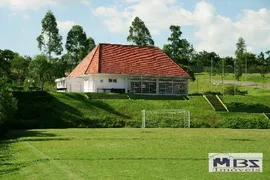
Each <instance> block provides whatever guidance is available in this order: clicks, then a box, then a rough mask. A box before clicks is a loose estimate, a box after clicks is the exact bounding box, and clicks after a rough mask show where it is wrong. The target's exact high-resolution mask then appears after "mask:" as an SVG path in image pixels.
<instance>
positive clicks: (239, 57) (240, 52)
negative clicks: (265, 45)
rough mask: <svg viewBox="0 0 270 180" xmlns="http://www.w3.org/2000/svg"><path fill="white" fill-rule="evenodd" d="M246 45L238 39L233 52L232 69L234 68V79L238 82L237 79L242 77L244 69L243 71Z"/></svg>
mask: <svg viewBox="0 0 270 180" xmlns="http://www.w3.org/2000/svg"><path fill="white" fill-rule="evenodd" d="M246 51H247V49H246V43H245V40H244V39H243V38H242V37H240V38H239V39H238V41H237V43H236V50H235V57H236V59H235V62H234V68H235V72H234V73H235V74H234V75H235V79H236V80H239V78H240V77H241V76H242V74H243V72H244V69H245V61H246V57H245V55H244V54H245V53H246Z"/></svg>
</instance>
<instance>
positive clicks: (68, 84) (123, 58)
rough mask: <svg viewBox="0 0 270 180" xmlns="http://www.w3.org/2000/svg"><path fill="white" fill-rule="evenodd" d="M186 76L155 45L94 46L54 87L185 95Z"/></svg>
mask: <svg viewBox="0 0 270 180" xmlns="http://www.w3.org/2000/svg"><path fill="white" fill-rule="evenodd" d="M188 79H189V75H188V74H187V73H186V72H185V71H184V70H183V69H182V68H181V67H180V66H178V65H177V64H176V63H175V62H174V61H173V60H172V59H170V58H169V57H168V56H167V55H166V54H165V53H164V52H163V51H162V50H161V49H159V48H158V47H154V46H147V47H142V46H134V45H119V44H99V45H97V46H96V47H95V48H94V49H93V50H92V51H91V52H90V53H89V54H88V55H87V56H86V57H85V58H84V59H83V60H82V61H81V63H80V64H79V65H78V66H77V67H76V68H75V69H74V70H73V71H72V72H71V73H70V74H69V75H68V76H67V77H65V78H60V79H56V80H55V81H56V84H57V90H58V91H67V92H112V93H136V94H157V95H158V94H160V95H187V94H188Z"/></svg>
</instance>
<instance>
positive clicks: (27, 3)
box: [0, 0, 90, 10]
mask: <svg viewBox="0 0 270 180" xmlns="http://www.w3.org/2000/svg"><path fill="white" fill-rule="evenodd" d="M78 2H79V3H83V4H89V3H90V2H89V0H0V7H8V8H10V9H12V10H27V9H32V10H37V9H39V8H41V7H43V6H60V5H66V4H70V3H78Z"/></svg>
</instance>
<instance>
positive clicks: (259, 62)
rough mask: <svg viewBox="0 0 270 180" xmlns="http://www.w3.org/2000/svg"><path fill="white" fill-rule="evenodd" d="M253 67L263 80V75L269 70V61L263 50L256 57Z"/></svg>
mask: <svg viewBox="0 0 270 180" xmlns="http://www.w3.org/2000/svg"><path fill="white" fill-rule="evenodd" d="M255 69H256V70H257V71H258V72H259V73H260V74H261V76H262V77H263V78H264V80H265V75H266V74H267V73H268V72H269V71H270V70H269V69H270V62H268V60H267V59H266V58H265V56H264V53H263V52H261V53H260V54H259V55H258V56H257V58H256V64H255Z"/></svg>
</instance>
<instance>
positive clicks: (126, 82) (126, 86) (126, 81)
mask: <svg viewBox="0 0 270 180" xmlns="http://www.w3.org/2000/svg"><path fill="white" fill-rule="evenodd" d="M128 83H129V81H128V78H127V77H125V93H128Z"/></svg>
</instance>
